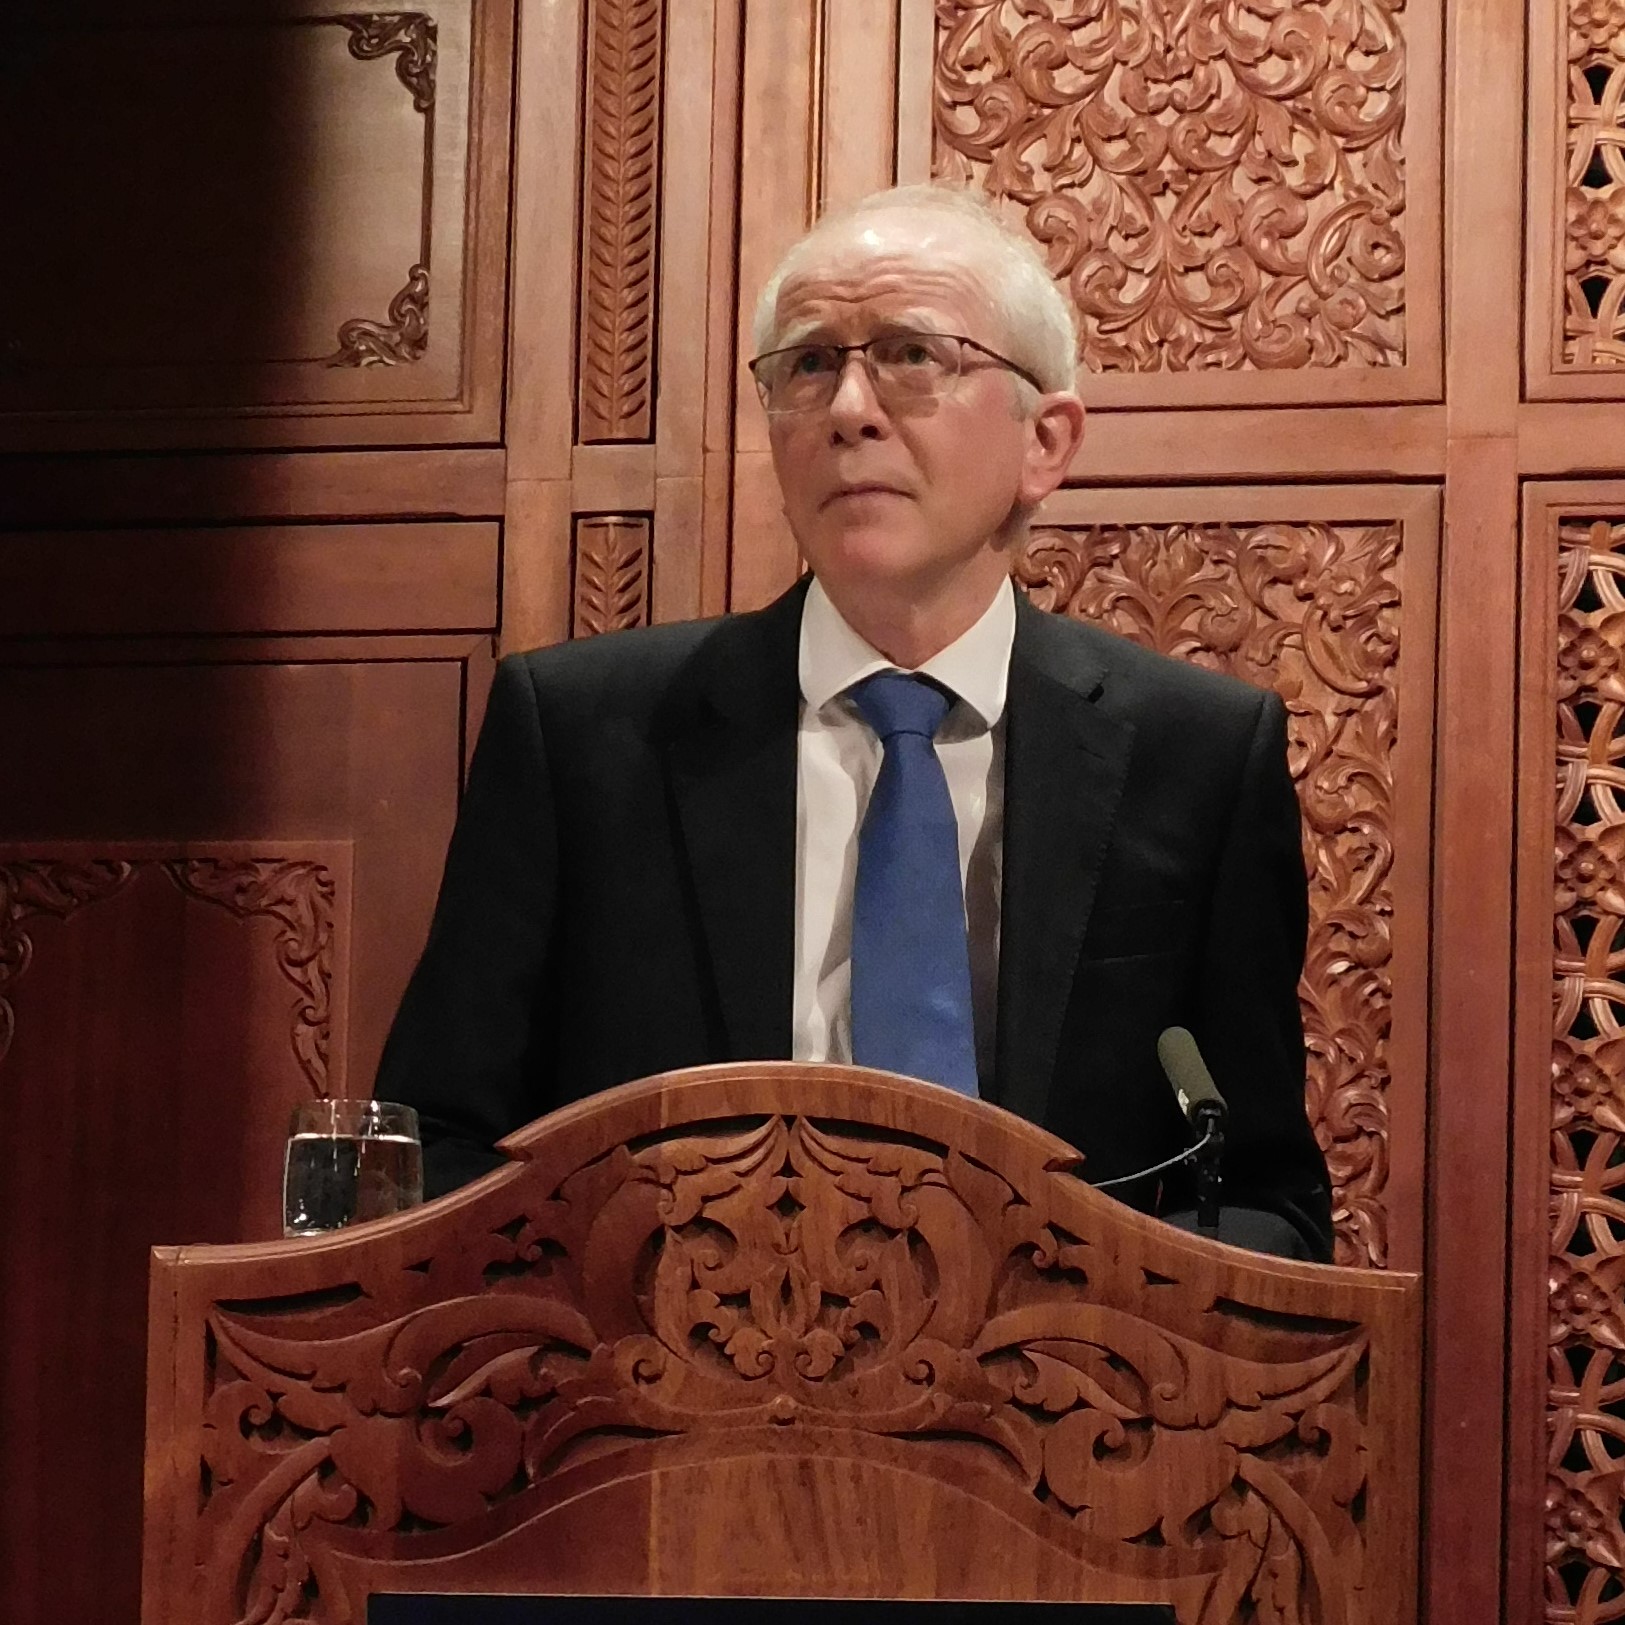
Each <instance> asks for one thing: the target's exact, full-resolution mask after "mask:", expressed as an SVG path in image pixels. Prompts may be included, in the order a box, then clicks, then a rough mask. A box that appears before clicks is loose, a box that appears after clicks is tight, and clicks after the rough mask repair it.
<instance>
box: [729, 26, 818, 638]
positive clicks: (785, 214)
mask: <svg viewBox="0 0 1625 1625" xmlns="http://www.w3.org/2000/svg"><path fill="white" fill-rule="evenodd" d="M823 10H824V6H823V0H746V4H745V8H744V18H745V28H744V41H743V50H742V64H741V76H742V84H743V90H742V93H741V95H742V100H741V107H740V164H739V283H738V307H737V317H736V320H737V328H736V338H735V344H736V354H737V357H738V367H737V371H736V375H735V394H734V412H735V420H734V422H735V427H734V444H735V448H736V449H735V454H734V467H733V547H732V554H731V563H730V571H729V586H728V607H729V608H730V609H755V608H759V607H760V606H761V605H762V604H765V603H767V602H768V601H769V600H771V599H773V598H775V597H777V596H778V594H779V593H780V592H782V591H783V590H784V588H785V587H787V586H789V584H790V583H791V582H792V581H794V580H795V578H796V575H797V573H798V571H799V569H800V559H799V556H798V555H797V553H796V545H795V539H794V538H793V537H792V536H791V534H790V528H789V526H788V525H787V524H786V523H785V521H784V516H783V513H782V512H781V510H780V498H779V486H778V481H777V480H776V479H775V478H774V476H773V465H772V456H771V453H770V452H769V450H768V441H767V419H766V418H765V417H764V416H763V415H762V409H761V406H760V404H759V402H758V401H757V398H756V386H755V384H754V382H752V380H751V376H750V373H749V371H748V370H747V369H746V366H745V363H746V362H747V361H748V360H749V359H750V357H751V356H752V354H754V351H753V349H752V340H751V321H752V317H753V315H754V313H755V309H756V296H757V294H758V293H759V292H760V291H761V287H762V284H763V283H764V282H765V281H766V280H767V278H768V276H769V275H770V274H771V273H772V270H773V267H774V265H775V264H776V263H777V262H778V259H779V256H780V255H781V254H782V253H783V252H784V250H785V249H787V248H788V247H789V246H790V244H791V243H793V242H794V241H795V240H796V238H797V237H799V236H800V235H801V233H802V232H803V231H804V230H805V229H806V228H807V226H808V225H809V224H810V223H811V222H812V219H813V216H814V212H815V205H816V200H817V185H818V163H819V151H820V146H819V142H820V126H821V121H822V117H823V113H822V108H821V106H820V102H819V94H820V82H821V75H820V73H819V71H818V62H819V55H820V50H821V35H822V31H823Z"/></svg>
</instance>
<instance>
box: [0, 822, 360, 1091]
mask: <svg viewBox="0 0 1625 1625" xmlns="http://www.w3.org/2000/svg"><path fill="white" fill-rule="evenodd" d="M325 858H326V861H323V860H322V859H316V858H297V859H295V858H270V857H261V856H256V855H251V854H245V853H243V852H240V851H236V850H233V851H230V852H228V853H224V854H206V855H200V854H199V853H198V851H197V849H195V848H191V849H188V850H187V852H186V854H185V855H184V856H179V857H172V858H163V859H159V858H154V857H151V856H143V857H122V858H107V857H96V858H90V859H81V858H77V857H74V858H14V859H11V860H9V861H8V860H4V859H0V1065H3V1064H4V1062H5V1059H6V1055H7V1053H8V1051H9V1050H10V1048H11V1041H12V1038H13V1036H14V1035H15V1033H16V1025H17V1018H16V1009H15V1007H14V1000H15V998H16V984H17V983H18V982H20V981H21V979H22V977H23V974H24V972H26V971H27V970H28V968H29V965H30V964H31V963H32V962H33V957H34V933H33V931H32V930H31V928H30V922H31V920H32V919H33V918H34V917H35V916H43V915H49V916H50V917H52V918H54V919H58V920H67V919H69V918H71V917H72V915H73V914H74V913H75V912H76V911H77V910H79V909H81V908H84V907H85V906H87V905H88V904H91V903H96V902H100V901H102V900H104V899H106V898H109V897H112V896H114V895H116V894H117V893H119V892H120V891H122V890H123V889H124V888H125V887H126V886H127V885H129V884H130V883H131V881H132V880H133V879H135V878H136V877H137V875H138V874H139V873H140V872H141V871H143V870H147V869H150V870H152V871H154V872H155V873H157V874H161V875H163V876H164V877H165V878H166V879H168V880H169V881H170V882H171V884H173V885H174V886H175V887H176V889H177V890H178V891H180V892H182V893H183V894H184V895H186V896H188V897H193V898H197V899H199V900H200V901H203V902H208V903H212V904H214V905H216V906H217V907H220V908H223V909H225V910H226V911H227V912H228V913H230V914H232V915H234V916H235V917H236V918H238V919H241V920H253V919H257V918H261V917H263V918H265V919H268V920H270V921H273V922H275V927H276V935H275V938H274V942H273V947H272V953H273V956H274V959H275V963H276V968H277V970H278V971H279V972H280V973H281V975H282V977H283V979H284V981H286V982H288V983H289V984H291V986H292V988H293V996H292V998H291V1000H290V1008H289V1012H288V1020H287V1023H286V1024H287V1026H288V1028H289V1045H288V1047H289V1048H290V1050H291V1051H292V1054H293V1057H294V1059H295V1061H296V1062H297V1063H298V1067H299V1070H300V1072H301V1073H302V1074H303V1075H304V1077H305V1079H306V1081H307V1082H308V1084H309V1085H310V1088H311V1090H312V1092H313V1093H315V1094H317V1095H327V1094H328V1093H330V1090H329V1086H328V1083H329V1054H330V1050H331V1040H332V1011H333V994H334V976H333V970H334V951H335V945H336V937H337V933H338V923H337V917H336V915H335V900H336V896H337V888H338V877H337V875H336V874H335V869H334V864H335V863H338V862H341V861H342V865H343V869H344V871H345V874H346V878H347V875H348V868H349V862H348V858H349V853H348V849H347V848H340V849H337V851H336V852H335V853H332V854H326V855H325ZM345 905H346V912H347V909H348V896H346V898H345ZM346 934H347V933H346ZM341 1036H342V1035H341Z"/></svg>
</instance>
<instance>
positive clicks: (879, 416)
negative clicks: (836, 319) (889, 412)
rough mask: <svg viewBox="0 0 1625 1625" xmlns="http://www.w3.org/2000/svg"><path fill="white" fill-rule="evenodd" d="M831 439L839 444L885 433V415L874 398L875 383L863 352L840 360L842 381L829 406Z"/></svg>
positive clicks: (877, 399)
mask: <svg viewBox="0 0 1625 1625" xmlns="http://www.w3.org/2000/svg"><path fill="white" fill-rule="evenodd" d="M829 423H830V431H831V438H833V439H836V440H859V439H873V438H874V437H876V436H877V435H880V434H883V433H884V432H885V423H886V412H885V408H884V407H882V406H881V404H880V397H879V396H878V395H876V394H875V381H874V376H873V374H872V373H871V372H870V371H869V363H868V360H867V358H866V357H865V356H864V354H863V352H862V351H861V350H848V351H847V353H846V354H845V355H844V356H842V357H841V373H840V377H838V378H837V379H836V380H835V394H834V396H833V397H832V398H831V400H830V403H829Z"/></svg>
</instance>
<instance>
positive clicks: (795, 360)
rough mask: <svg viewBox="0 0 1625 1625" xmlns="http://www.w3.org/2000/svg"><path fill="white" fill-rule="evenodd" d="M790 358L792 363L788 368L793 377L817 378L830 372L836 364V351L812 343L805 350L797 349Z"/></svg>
mask: <svg viewBox="0 0 1625 1625" xmlns="http://www.w3.org/2000/svg"><path fill="white" fill-rule="evenodd" d="M788 359H789V363H790V365H789V367H788V369H787V370H788V372H789V374H790V376H791V377H792V378H817V377H819V376H820V375H821V374H823V373H826V372H829V371H830V370H831V369H832V368H833V367H834V365H835V362H834V352H833V351H831V350H828V349H825V348H824V347H823V346H822V345H810V346H809V347H808V348H807V349H805V350H797V351H796V352H795V354H794V355H792V356H790V357H789V358H788Z"/></svg>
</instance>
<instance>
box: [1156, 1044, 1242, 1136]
mask: <svg viewBox="0 0 1625 1625" xmlns="http://www.w3.org/2000/svg"><path fill="white" fill-rule="evenodd" d="M1157 1059H1158V1060H1159V1061H1161V1062H1162V1071H1163V1075H1164V1076H1165V1077H1166V1078H1167V1079H1168V1082H1169V1083H1170V1085H1172V1087H1173V1091H1174V1099H1175V1100H1177V1101H1178V1102H1179V1109H1180V1110H1181V1111H1182V1112H1183V1113H1184V1114H1185V1120H1186V1122H1188V1123H1189V1124H1190V1126H1191V1127H1192V1128H1193V1129H1195V1130H1196V1131H1197V1133H1198V1134H1205V1133H1207V1132H1208V1130H1209V1129H1213V1128H1217V1129H1219V1130H1220V1131H1221V1132H1222V1130H1223V1128H1224V1125H1225V1120H1226V1119H1227V1118H1228V1117H1229V1115H1230V1108H1229V1107H1228V1106H1226V1105H1225V1103H1224V1096H1223V1095H1221V1094H1220V1093H1219V1086H1218V1085H1217V1084H1216V1083H1214V1081H1213V1074H1212V1073H1211V1072H1209V1071H1208V1069H1207V1063H1206V1062H1205V1061H1204V1060H1203V1059H1202V1052H1201V1051H1200V1050H1199V1049H1198V1048H1197V1047H1196V1040H1195V1039H1194V1038H1192V1037H1191V1035H1190V1034H1189V1033H1188V1032H1187V1031H1186V1030H1185V1028H1183V1027H1170V1028H1168V1029H1167V1031H1166V1032H1164V1033H1163V1035H1162V1037H1161V1038H1159V1039H1158V1040H1157Z"/></svg>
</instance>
